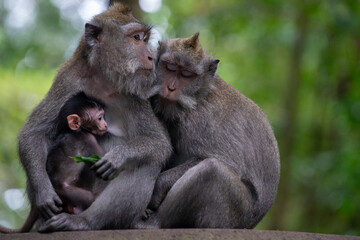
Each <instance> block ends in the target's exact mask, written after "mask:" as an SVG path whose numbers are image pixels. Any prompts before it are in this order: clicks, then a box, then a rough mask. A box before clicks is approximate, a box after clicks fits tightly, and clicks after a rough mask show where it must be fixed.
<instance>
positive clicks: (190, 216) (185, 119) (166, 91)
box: [139, 34, 280, 228]
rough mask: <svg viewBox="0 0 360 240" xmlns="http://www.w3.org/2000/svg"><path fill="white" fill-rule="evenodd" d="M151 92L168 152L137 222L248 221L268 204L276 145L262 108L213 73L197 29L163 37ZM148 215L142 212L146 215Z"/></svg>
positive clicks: (197, 224) (209, 224)
mask: <svg viewBox="0 0 360 240" xmlns="http://www.w3.org/2000/svg"><path fill="white" fill-rule="evenodd" d="M159 54H160V57H159V61H158V66H157V76H158V79H159V82H160V84H161V89H160V91H159V93H158V95H157V96H154V97H153V98H152V105H153V108H154V111H155V112H156V115H157V116H158V117H159V118H160V119H161V120H162V121H163V122H164V123H165V124H166V126H167V129H168V131H169V133H170V138H171V140H172V145H173V147H174V156H173V157H172V159H171V160H170V161H169V164H168V166H167V167H166V169H165V171H163V172H162V173H161V174H160V176H159V178H158V179H157V182H156V185H155V189H154V193H153V196H152V199H151V202H150V204H149V206H148V210H147V213H149V212H150V213H151V211H153V212H154V213H153V214H152V215H150V218H149V219H148V221H147V222H145V224H144V225H141V224H140V225H139V226H140V227H141V226H142V227H155V228H156V227H160V228H187V227H191V228H253V227H254V226H255V225H256V224H257V223H258V222H259V221H260V220H261V219H262V217H263V216H264V215H265V214H266V212H267V211H268V210H269V208H270V207H271V205H272V203H273V201H274V199H275V195H276V192H277V186H278V181H279V169H280V162H279V153H278V147H277V142H276V140H275V137H274V134H273V131H272V129H271V127H270V124H269V122H268V120H267V118H266V116H265V114H264V113H263V112H262V110H261V109H260V108H259V107H258V106H257V105H256V104H255V103H254V102H252V101H251V100H250V99H248V98H246V97H245V96H244V95H242V94H241V93H239V92H238V91H237V90H235V89H234V88H232V87H231V86H230V85H228V84H227V83H226V82H225V81H223V80H222V79H221V78H220V77H219V76H218V75H216V70H217V66H218V63H219V60H217V59H214V58H212V57H210V56H209V55H207V53H206V52H205V51H204V50H203V48H202V47H201V45H200V43H199V41H198V34H195V35H194V36H192V37H190V38H185V39H170V40H168V41H166V42H163V43H162V44H161V47H160V50H159ZM145 218H146V216H145Z"/></svg>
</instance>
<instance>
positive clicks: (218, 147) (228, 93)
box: [172, 76, 280, 221]
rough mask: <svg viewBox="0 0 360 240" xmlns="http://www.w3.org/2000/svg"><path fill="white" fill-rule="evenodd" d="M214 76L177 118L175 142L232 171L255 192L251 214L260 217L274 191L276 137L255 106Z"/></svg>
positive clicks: (277, 168) (277, 164) (277, 163)
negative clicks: (211, 83) (208, 88)
mask: <svg viewBox="0 0 360 240" xmlns="http://www.w3.org/2000/svg"><path fill="white" fill-rule="evenodd" d="M214 80H215V84H214V85H215V89H214V90H212V91H211V92H210V93H209V95H208V96H207V97H206V98H205V99H204V100H203V101H202V102H200V103H198V105H197V107H196V109H194V110H191V111H189V112H188V113H187V114H185V115H184V116H183V117H182V119H181V120H180V121H179V123H178V124H179V127H177V128H176V129H178V130H179V132H177V133H176V136H177V137H178V138H177V139H176V140H175V143H176V148H177V150H178V151H179V152H185V153H187V154H188V155H190V156H194V155H195V156H198V157H202V158H216V159H218V160H220V161H222V162H224V163H225V164H226V165H228V166H229V167H230V168H231V169H232V170H233V171H235V172H236V173H237V175H238V178H239V181H241V182H243V183H246V184H247V185H248V187H250V188H253V190H254V191H255V192H256V196H257V199H256V201H255V202H254V203H253V208H252V210H251V211H252V212H251V214H253V216H256V217H255V218H257V219H258V220H259V221H260V219H261V218H262V217H263V216H264V215H265V213H266V212H267V211H268V209H269V208H270V207H271V205H272V203H273V201H274V199H275V196H276V192H277V186H278V181H279V174H280V159H279V152H278V147H277V142H276V139H275V136H274V133H273V131H272V128H271V126H270V124H269V121H268V119H267V117H266V115H265V114H264V112H263V111H262V110H261V109H260V107H258V106H257V105H256V104H255V103H254V102H253V101H252V100H250V99H249V98H247V97H246V96H244V95H243V94H241V93H240V92H239V91H237V90H236V89H234V88H233V87H232V86H230V85H229V84H227V83H226V82H225V81H224V80H222V79H221V78H220V77H218V76H216V77H215V79H214ZM172 139H173V137H172Z"/></svg>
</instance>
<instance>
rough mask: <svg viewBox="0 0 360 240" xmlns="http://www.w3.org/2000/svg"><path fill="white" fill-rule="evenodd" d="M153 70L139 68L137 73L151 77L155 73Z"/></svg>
mask: <svg viewBox="0 0 360 240" xmlns="http://www.w3.org/2000/svg"><path fill="white" fill-rule="evenodd" d="M153 70H154V69H153V68H139V69H138V70H136V72H137V73H139V74H145V75H150V74H151V73H152V72H153Z"/></svg>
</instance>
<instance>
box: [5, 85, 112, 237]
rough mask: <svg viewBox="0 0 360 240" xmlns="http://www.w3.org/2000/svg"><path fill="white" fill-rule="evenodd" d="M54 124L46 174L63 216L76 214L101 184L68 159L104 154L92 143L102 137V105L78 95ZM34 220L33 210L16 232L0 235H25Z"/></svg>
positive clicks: (11, 231) (84, 207)
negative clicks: (53, 138)
mask: <svg viewBox="0 0 360 240" xmlns="http://www.w3.org/2000/svg"><path fill="white" fill-rule="evenodd" d="M54 124H56V126H57V130H56V135H55V141H54V145H53V146H52V147H51V148H50V150H49V154H48V156H47V161H46V170H47V173H48V175H49V178H50V181H51V183H52V185H53V186H54V189H55V192H56V193H57V194H58V196H59V197H60V199H61V201H62V205H61V206H60V207H61V208H62V209H63V211H64V212H66V213H71V214H79V213H80V212H82V211H83V210H85V209H86V208H88V207H89V206H90V205H91V203H92V202H93V201H94V200H95V197H96V196H97V195H98V194H99V193H100V192H101V190H102V187H103V186H104V185H105V184H104V183H105V181H104V180H101V179H99V178H96V175H95V173H94V172H93V171H91V170H90V168H88V167H86V166H85V165H84V163H76V162H75V161H74V160H73V159H72V158H71V156H85V157H88V156H91V155H93V154H97V155H98V156H104V150H103V149H102V147H101V146H100V145H99V144H98V142H97V140H96V136H102V135H104V134H105V133H106V131H107V123H106V121H105V119H104V105H103V104H102V103H101V102H99V101H97V100H96V99H94V98H89V97H87V96H86V95H85V94H84V93H83V92H81V93H78V94H76V95H75V96H73V97H71V98H70V99H69V100H68V101H67V102H66V103H65V104H64V106H63V107H62V108H61V109H60V113H59V115H58V117H57V119H56V122H55V123H54ZM95 183H97V184H95ZM38 217H39V214H38V213H37V209H36V208H32V209H31V212H30V213H29V216H28V218H27V219H26V221H25V224H24V225H23V226H22V227H21V228H20V229H17V230H13V229H7V228H4V227H2V226H0V232H2V233H20V232H28V231H30V230H31V228H32V227H33V225H34V223H35V221H36V220H37V218H38Z"/></svg>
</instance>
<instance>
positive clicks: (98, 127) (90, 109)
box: [58, 92, 107, 136]
mask: <svg viewBox="0 0 360 240" xmlns="http://www.w3.org/2000/svg"><path fill="white" fill-rule="evenodd" d="M81 130H85V131H88V132H90V133H92V134H94V135H98V136H101V135H104V134H105V133H106V131H107V123H106V121H105V118H104V104H103V103H101V102H100V101H98V100H97V99H94V98H91V97H88V96H86V95H85V93H83V92H80V93H78V94H76V95H74V96H73V97H71V98H70V99H69V100H68V101H67V102H66V103H65V104H64V106H63V107H62V108H61V110H60V112H59V116H58V134H60V133H65V132H70V131H81Z"/></svg>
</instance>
